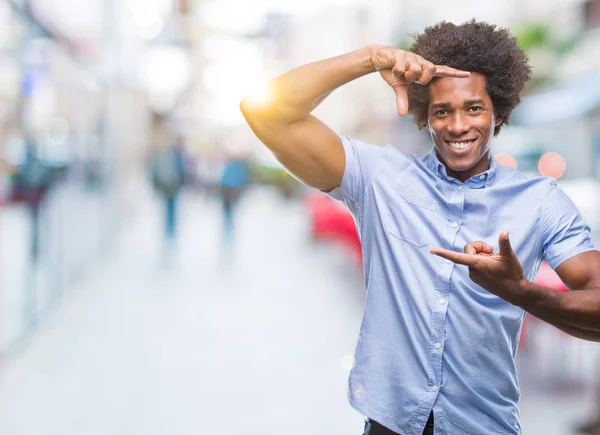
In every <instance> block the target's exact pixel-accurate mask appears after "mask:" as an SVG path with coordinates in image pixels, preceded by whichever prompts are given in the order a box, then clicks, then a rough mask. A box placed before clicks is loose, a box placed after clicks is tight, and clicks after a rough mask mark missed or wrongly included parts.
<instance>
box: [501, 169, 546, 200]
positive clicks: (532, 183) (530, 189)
mask: <svg viewBox="0 0 600 435" xmlns="http://www.w3.org/2000/svg"><path fill="white" fill-rule="evenodd" d="M497 171H498V173H497V176H498V178H499V183H500V184H503V185H506V186H509V187H515V188H517V189H519V190H520V191H522V192H527V193H539V194H547V193H548V192H549V191H550V190H551V189H552V188H553V187H555V186H556V179H555V178H553V177H545V176H529V175H526V174H524V173H523V172H521V171H519V170H518V169H513V168H509V167H507V166H498V169H497Z"/></svg>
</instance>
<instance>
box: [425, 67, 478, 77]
mask: <svg viewBox="0 0 600 435" xmlns="http://www.w3.org/2000/svg"><path fill="white" fill-rule="evenodd" d="M470 75H471V73H470V72H469V71H462V70H459V69H456V68H452V67H449V66H447V65H436V66H435V74H434V76H435V77H460V78H464V77H469V76H470Z"/></svg>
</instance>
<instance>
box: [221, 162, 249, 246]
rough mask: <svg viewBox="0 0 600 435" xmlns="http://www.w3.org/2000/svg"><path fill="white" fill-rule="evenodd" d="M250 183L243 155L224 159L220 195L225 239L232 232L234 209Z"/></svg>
mask: <svg viewBox="0 0 600 435" xmlns="http://www.w3.org/2000/svg"><path fill="white" fill-rule="evenodd" d="M249 184H250V166H249V165H248V162H247V161H246V159H245V158H243V157H231V158H229V159H227V160H226V162H225V164H224V167H223V174H222V175H221V182H220V187H221V191H220V196H221V204H222V210H223V230H224V237H225V239H226V240H230V239H231V237H232V236H233V232H234V219H235V209H236V207H237V204H238V202H239V200H240V198H241V196H242V194H243V192H244V190H245V189H246V188H247V187H248V185H249Z"/></svg>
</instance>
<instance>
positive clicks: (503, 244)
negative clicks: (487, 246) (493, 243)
mask: <svg viewBox="0 0 600 435" xmlns="http://www.w3.org/2000/svg"><path fill="white" fill-rule="evenodd" d="M498 246H500V255H512V254H513V249H512V246H511V245H510V240H509V238H508V231H503V232H502V233H500V237H498Z"/></svg>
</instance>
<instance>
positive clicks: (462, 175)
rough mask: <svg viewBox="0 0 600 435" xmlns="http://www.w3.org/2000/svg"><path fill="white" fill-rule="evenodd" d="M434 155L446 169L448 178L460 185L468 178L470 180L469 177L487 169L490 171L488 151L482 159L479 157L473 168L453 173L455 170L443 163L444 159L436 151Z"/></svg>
mask: <svg viewBox="0 0 600 435" xmlns="http://www.w3.org/2000/svg"><path fill="white" fill-rule="evenodd" d="M435 154H436V155H437V158H438V160H439V161H440V162H442V164H443V165H444V167H445V168H446V173H447V174H448V175H449V176H450V177H452V178H456V179H457V180H459V181H460V182H461V183H464V182H465V181H467V180H468V179H469V178H471V177H473V176H475V175H478V174H481V173H483V172H485V171H487V170H488V169H490V152H489V151H488V152H487V153H485V154H484V155H483V157H481V159H480V160H479V161H478V162H477V164H476V165H475V166H473V167H472V168H470V169H467V170H465V171H455V170H453V169H451V168H450V167H449V166H448V165H447V164H446V162H445V161H444V159H442V158H441V156H440V155H439V153H438V152H437V150H436V151H435Z"/></svg>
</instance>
